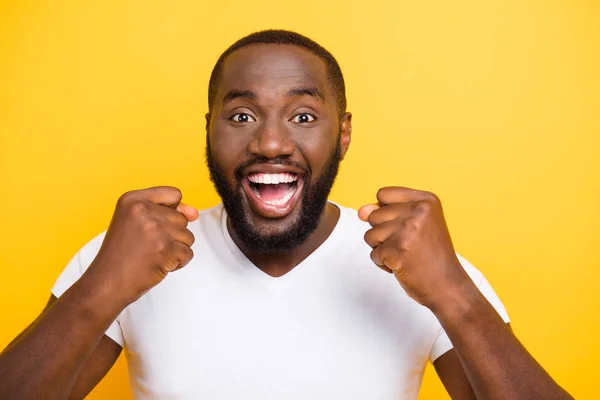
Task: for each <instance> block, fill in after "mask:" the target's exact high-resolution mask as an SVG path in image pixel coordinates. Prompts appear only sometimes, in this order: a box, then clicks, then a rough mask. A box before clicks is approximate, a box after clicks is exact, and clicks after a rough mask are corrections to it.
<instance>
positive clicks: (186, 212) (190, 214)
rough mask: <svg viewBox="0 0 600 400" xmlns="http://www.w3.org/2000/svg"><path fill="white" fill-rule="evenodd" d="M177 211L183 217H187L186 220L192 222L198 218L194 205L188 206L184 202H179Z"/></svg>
mask: <svg viewBox="0 0 600 400" xmlns="http://www.w3.org/2000/svg"><path fill="white" fill-rule="evenodd" d="M176 210H177V211H179V212H180V213H182V214H183V216H184V217H186V218H187V220H188V221H190V222H192V221H195V220H197V219H198V215H199V213H198V210H196V209H195V208H194V207H192V206H188V205H187V204H184V203H179V204H177V208H176Z"/></svg>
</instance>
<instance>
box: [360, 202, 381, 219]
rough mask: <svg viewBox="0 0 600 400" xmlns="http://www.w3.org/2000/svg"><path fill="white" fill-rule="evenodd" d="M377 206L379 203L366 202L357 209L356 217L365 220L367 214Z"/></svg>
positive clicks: (367, 216)
mask: <svg viewBox="0 0 600 400" xmlns="http://www.w3.org/2000/svg"><path fill="white" fill-rule="evenodd" d="M378 208H379V204H367V205H365V206H362V207H361V208H360V209H359V210H358V218H360V219H361V220H363V221H365V222H367V220H368V219H369V215H371V213H372V212H373V211H375V210H377V209H378Z"/></svg>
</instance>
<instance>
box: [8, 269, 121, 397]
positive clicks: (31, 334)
mask: <svg viewBox="0 0 600 400" xmlns="http://www.w3.org/2000/svg"><path fill="white" fill-rule="evenodd" d="M101 292H102V291H99V290H97V288H96V287H95V286H94V287H92V286H91V285H88V284H87V283H86V281H84V280H80V281H79V282H77V283H75V284H74V285H73V286H72V287H71V288H70V289H69V290H67V291H66V292H65V293H64V294H63V295H62V296H61V297H60V298H59V299H57V300H56V301H55V302H54V304H52V306H51V307H50V308H49V309H48V310H46V312H45V313H44V314H43V315H42V316H41V318H40V319H39V320H38V321H37V323H36V324H35V325H33V326H32V327H31V328H30V329H29V330H28V331H27V332H26V333H25V334H24V335H23V336H22V337H21V338H20V339H19V340H18V341H16V342H15V343H14V344H12V345H10V346H9V347H8V348H7V349H6V350H5V351H4V352H3V353H2V355H1V356H0V398H10V399H35V398H45V399H46V398H48V399H66V398H67V397H68V395H69V393H70V392H71V389H72V387H73V385H74V383H75V381H76V379H77V377H78V375H79V372H80V370H81V368H82V366H83V365H84V363H85V361H86V360H87V359H88V357H89V356H90V354H91V353H92V352H93V350H94V349H95V347H96V345H97V344H98V342H99V341H100V339H101V338H102V335H103V334H104V332H105V331H106V329H107V328H108V327H109V326H110V324H111V323H112V321H113V320H114V319H115V318H116V317H117V315H118V314H119V312H120V311H121V309H122V307H120V306H116V305H114V304H112V305H111V303H110V302H108V301H105V299H104V297H105V295H104V294H102V293H101Z"/></svg>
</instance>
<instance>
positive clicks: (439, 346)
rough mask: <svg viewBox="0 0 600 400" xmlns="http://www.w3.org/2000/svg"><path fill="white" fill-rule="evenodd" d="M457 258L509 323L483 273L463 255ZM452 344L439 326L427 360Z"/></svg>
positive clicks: (431, 359) (444, 351)
mask: <svg viewBox="0 0 600 400" xmlns="http://www.w3.org/2000/svg"><path fill="white" fill-rule="evenodd" d="M458 260H459V261H460V263H461V264H462V266H463V268H464V269H465V271H466V272H467V273H468V274H469V276H470V277H471V279H472V280H473V282H474V283H475V285H476V286H477V288H478V289H479V291H480V292H481V294H483V295H484V296H485V298H486V299H487V301H488V302H489V303H490V304H491V305H492V306H493V307H494V308H495V309H496V311H497V312H498V314H499V315H500V317H502V319H503V320H504V322H506V323H509V322H510V319H509V318H508V313H507V312H506V309H505V308H504V305H503V304H502V302H501V301H500V299H499V298H498V295H497V294H496V292H494V289H493V288H492V286H491V285H490V284H489V282H488V281H487V280H486V279H485V277H484V276H483V274H482V273H481V272H479V271H478V270H477V268H475V267H474V266H473V265H472V264H471V263H470V262H468V261H467V260H465V259H464V258H463V257H461V256H460V255H458ZM453 347H454V346H453V345H452V343H451V342H450V339H449V338H448V335H446V332H445V331H444V329H443V328H442V327H441V326H440V328H439V331H438V333H437V336H436V338H435V341H434V343H433V346H432V347H431V352H430V353H429V360H430V361H431V362H432V363H433V362H434V361H435V360H436V359H437V358H438V357H439V356H441V355H442V354H444V353H446V352H447V351H448V350H450V349H452V348H453Z"/></svg>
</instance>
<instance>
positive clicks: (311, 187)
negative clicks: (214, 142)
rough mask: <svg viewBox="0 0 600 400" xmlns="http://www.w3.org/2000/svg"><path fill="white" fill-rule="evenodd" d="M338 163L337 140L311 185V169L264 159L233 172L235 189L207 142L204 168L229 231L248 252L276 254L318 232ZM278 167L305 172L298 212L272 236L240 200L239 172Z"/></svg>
mask: <svg viewBox="0 0 600 400" xmlns="http://www.w3.org/2000/svg"><path fill="white" fill-rule="evenodd" d="M340 162H341V142H340V136H338V141H337V144H336V146H335V149H334V150H333V152H332V153H331V154H330V155H329V159H328V161H327V164H326V165H325V168H324V170H323V173H322V174H321V175H320V176H319V177H318V178H317V179H316V181H315V183H312V184H311V182H312V170H311V169H310V167H308V166H306V165H303V164H300V163H297V162H293V161H291V160H289V158H288V157H278V158H271V159H270V158H266V157H257V158H254V159H251V160H248V161H246V162H244V163H243V164H241V165H239V166H238V167H236V169H235V186H232V185H231V184H230V183H229V182H228V181H227V178H226V175H225V173H224V171H223V170H222V169H221V168H220V167H219V166H218V164H217V163H216V162H215V160H214V159H213V158H212V155H211V151H210V141H209V140H208V136H207V141H206V164H207V166H208V170H209V172H210V179H211V181H212V182H213V184H214V186H215V189H216V190H217V193H218V194H219V196H220V197H221V200H222V201H223V207H224V208H225V211H226V212H227V215H228V217H229V221H230V223H231V227H232V228H233V230H234V231H235V233H236V234H237V237H238V239H239V240H240V241H241V242H242V243H243V245H244V246H245V247H246V248H247V249H248V250H250V251H252V252H255V253H260V254H276V253H283V252H285V251H289V250H292V249H294V248H296V247H298V246H299V245H301V244H302V243H304V241H306V239H307V238H308V237H309V236H310V234H311V233H313V232H314V231H315V229H317V227H318V226H319V222H320V221H321V217H322V215H323V212H324V210H325V206H326V205H327V198H328V196H329V192H330V191H331V188H332V187H333V183H334V182H335V178H336V176H337V173H338V170H339V165H340ZM269 163H270V164H281V165H293V166H294V167H296V168H300V169H302V170H303V171H304V176H303V179H304V185H303V188H302V192H301V193H300V196H301V202H300V204H301V209H300V212H299V213H298V214H297V217H296V218H294V220H293V221H291V222H290V223H289V224H288V225H287V226H285V227H284V228H282V229H279V230H278V231H277V232H272V230H269V229H268V227H264V228H263V229H261V227H260V226H257V225H256V223H255V222H254V220H253V217H252V216H251V212H252V211H251V210H249V209H248V208H249V206H248V205H246V204H245V202H244V200H243V196H244V195H243V194H242V192H243V189H242V179H243V177H242V171H243V170H244V169H245V168H247V167H249V166H251V165H254V164H269Z"/></svg>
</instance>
